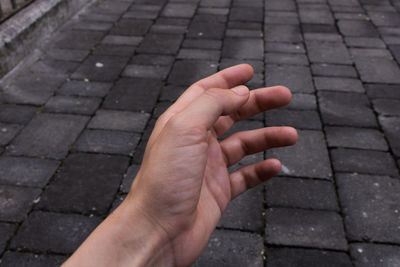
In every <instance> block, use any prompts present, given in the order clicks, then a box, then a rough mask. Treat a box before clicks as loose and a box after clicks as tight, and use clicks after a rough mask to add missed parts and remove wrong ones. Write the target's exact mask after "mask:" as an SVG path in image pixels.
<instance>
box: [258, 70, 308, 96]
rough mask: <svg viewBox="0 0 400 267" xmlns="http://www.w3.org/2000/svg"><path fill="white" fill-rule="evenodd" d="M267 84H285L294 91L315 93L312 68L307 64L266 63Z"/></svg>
mask: <svg viewBox="0 0 400 267" xmlns="http://www.w3.org/2000/svg"><path fill="white" fill-rule="evenodd" d="M265 83H266V85H267V86H273V85H284V86H286V87H288V88H289V89H290V90H291V91H292V92H293V93H313V92H314V86H313V83H312V79H311V72H310V68H308V67H306V66H291V65H266V67H265Z"/></svg>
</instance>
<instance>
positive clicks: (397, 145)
mask: <svg viewBox="0 0 400 267" xmlns="http://www.w3.org/2000/svg"><path fill="white" fill-rule="evenodd" d="M379 122H380V124H381V125H382V128H383V130H384V132H385V135H386V138H387V139H388V141H389V144H390V148H391V149H392V151H393V153H394V154H395V155H396V156H397V157H400V138H399V131H400V118H399V117H391V118H388V117H382V116H380V117H379Z"/></svg>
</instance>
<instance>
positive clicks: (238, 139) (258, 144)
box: [220, 127, 297, 167]
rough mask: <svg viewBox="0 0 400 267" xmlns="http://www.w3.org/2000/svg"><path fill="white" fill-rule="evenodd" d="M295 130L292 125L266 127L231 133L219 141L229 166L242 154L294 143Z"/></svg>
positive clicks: (242, 155)
mask: <svg viewBox="0 0 400 267" xmlns="http://www.w3.org/2000/svg"><path fill="white" fill-rule="evenodd" d="M296 141H297V131H296V130H295V129H294V128H292V127H267V128H261V129H257V130H251V131H243V132H238V133H236V134H233V135H231V136H229V137H228V138H226V139H225V140H223V141H221V142H220V145H221V149H222V151H223V153H224V155H225V161H226V165H227V166H228V167H229V166H231V165H233V164H235V163H237V162H238V161H240V160H241V159H242V158H243V157H244V156H247V155H251V154H255V153H258V152H261V151H264V150H267V149H269V148H273V147H281V146H290V145H294V144H295V143H296Z"/></svg>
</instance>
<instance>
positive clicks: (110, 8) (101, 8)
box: [91, 1, 130, 14]
mask: <svg viewBox="0 0 400 267" xmlns="http://www.w3.org/2000/svg"><path fill="white" fill-rule="evenodd" d="M129 6H130V3H129V2H123V1H112V2H111V1H105V2H101V3H100V4H99V5H97V6H94V7H93V8H92V9H91V11H92V12H93V13H101V14H122V13H123V12H125V11H126V10H127V9H128V7H129Z"/></svg>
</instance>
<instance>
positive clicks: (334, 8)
mask: <svg viewBox="0 0 400 267" xmlns="http://www.w3.org/2000/svg"><path fill="white" fill-rule="evenodd" d="M331 9H332V11H333V12H350V13H363V12H364V10H363V9H362V8H361V6H345V5H331Z"/></svg>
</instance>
